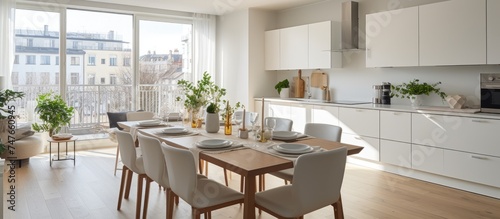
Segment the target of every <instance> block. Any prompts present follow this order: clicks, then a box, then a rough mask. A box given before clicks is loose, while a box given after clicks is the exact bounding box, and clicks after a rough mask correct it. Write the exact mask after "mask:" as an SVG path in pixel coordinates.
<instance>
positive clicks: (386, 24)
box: [366, 7, 419, 67]
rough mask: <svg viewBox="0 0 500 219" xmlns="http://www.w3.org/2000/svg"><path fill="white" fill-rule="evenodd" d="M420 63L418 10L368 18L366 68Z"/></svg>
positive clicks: (406, 10) (370, 15)
mask: <svg viewBox="0 0 500 219" xmlns="http://www.w3.org/2000/svg"><path fill="white" fill-rule="evenodd" d="M418 64H419V63H418V7H411V8H405V9H399V10H394V11H384V12H379V13H374V14H368V15H366V67H398V66H418Z"/></svg>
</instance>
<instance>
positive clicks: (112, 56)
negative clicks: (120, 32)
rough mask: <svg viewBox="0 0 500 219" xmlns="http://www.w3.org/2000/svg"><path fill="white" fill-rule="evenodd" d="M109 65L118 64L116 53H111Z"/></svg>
mask: <svg viewBox="0 0 500 219" xmlns="http://www.w3.org/2000/svg"><path fill="white" fill-rule="evenodd" d="M109 65H110V66H116V55H110V56H109Z"/></svg>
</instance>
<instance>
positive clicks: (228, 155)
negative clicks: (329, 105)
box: [118, 121, 363, 219]
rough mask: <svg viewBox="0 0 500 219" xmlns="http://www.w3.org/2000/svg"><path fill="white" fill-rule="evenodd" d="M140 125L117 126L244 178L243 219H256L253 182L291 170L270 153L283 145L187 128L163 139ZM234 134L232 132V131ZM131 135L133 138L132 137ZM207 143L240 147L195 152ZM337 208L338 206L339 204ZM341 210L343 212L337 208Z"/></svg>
mask: <svg viewBox="0 0 500 219" xmlns="http://www.w3.org/2000/svg"><path fill="white" fill-rule="evenodd" d="M138 122H140V121H134V122H118V125H119V126H120V127H122V128H124V129H125V130H132V131H137V132H138V133H141V134H143V135H146V136H150V137H154V138H157V139H158V140H160V141H161V142H165V143H166V144H168V145H171V146H174V147H178V148H184V149H189V150H191V151H192V152H193V153H194V154H195V155H196V156H195V158H196V159H200V160H204V161H206V162H210V163H212V164H215V165H217V166H220V167H222V168H225V169H227V170H230V171H232V172H235V173H237V174H240V175H242V176H244V180H245V190H244V210H243V211H244V212H243V218H245V219H246V218H252V219H253V218H255V193H256V192H257V191H256V190H257V189H256V178H257V176H259V175H263V174H266V173H272V172H276V171H280V170H285V169H288V168H292V167H293V165H294V159H295V158H290V157H282V156H279V155H277V154H276V153H269V151H268V150H269V147H270V146H271V145H273V144H279V143H282V141H278V140H272V141H268V142H265V143H262V142H260V141H257V140H256V139H255V138H253V137H249V138H248V139H241V138H238V136H237V133H235V132H233V134H232V135H225V134H224V133H207V132H206V131H205V130H204V129H201V128H198V129H196V128H194V129H192V128H190V127H186V129H188V130H189V133H188V134H187V135H174V136H172V135H165V134H163V133H162V132H161V131H162V129H165V126H160V125H159V126H151V127H137V124H138ZM182 125H183V124H182V123H170V124H169V125H168V126H182ZM233 130H234V129H233ZM133 135H134V134H133ZM206 139H227V140H230V141H233V142H237V143H238V144H241V145H242V146H241V147H237V148H234V149H227V150H220V151H213V150H202V149H200V148H197V146H196V145H197V143H198V142H200V141H202V140H206ZM293 143H298V144H306V145H311V146H313V145H314V146H315V147H317V148H321V150H333V149H337V148H341V147H346V148H347V155H353V154H358V153H359V152H361V150H363V147H361V146H356V145H351V144H345V143H341V142H335V141H329V140H326V139H320V138H315V137H312V136H307V135H304V137H301V138H298V139H295V140H294V141H293ZM338 204H339V205H340V206H341V205H342V201H341V200H339V202H338ZM340 209H342V208H340ZM335 216H336V217H335V218H337V219H338V218H343V216H344V215H343V212H342V211H339V212H335Z"/></svg>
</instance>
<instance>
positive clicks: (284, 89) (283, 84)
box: [274, 79, 290, 98]
mask: <svg viewBox="0 0 500 219" xmlns="http://www.w3.org/2000/svg"><path fill="white" fill-rule="evenodd" d="M274 89H276V91H278V94H279V95H280V98H288V97H289V96H290V82H289V81H288V79H285V80H283V81H280V82H278V83H277V84H276V85H275V86H274Z"/></svg>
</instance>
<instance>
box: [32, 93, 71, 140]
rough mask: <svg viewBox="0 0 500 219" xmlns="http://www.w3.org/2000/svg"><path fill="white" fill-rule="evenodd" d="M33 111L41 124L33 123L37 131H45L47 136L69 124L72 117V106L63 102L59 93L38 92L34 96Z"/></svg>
mask: <svg viewBox="0 0 500 219" xmlns="http://www.w3.org/2000/svg"><path fill="white" fill-rule="evenodd" d="M36 102H37V105H36V107H35V112H36V113H38V115H39V116H40V119H41V120H42V121H43V123H42V124H38V123H35V124H33V130H35V131H37V132H43V131H47V132H48V133H49V136H50V137H52V135H53V134H57V133H58V132H59V131H60V130H61V128H62V127H63V126H65V125H69V124H70V122H71V118H72V117H73V113H74V108H73V107H69V106H68V105H67V104H66V102H64V100H63V98H62V97H61V95H56V94H54V93H52V92H49V93H44V94H40V95H39V96H38V97H37V98H36Z"/></svg>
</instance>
